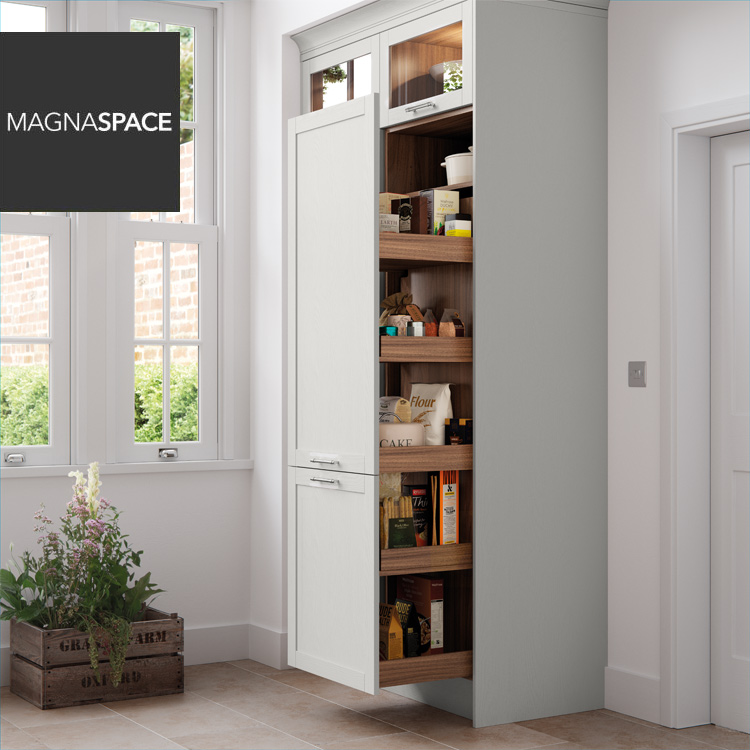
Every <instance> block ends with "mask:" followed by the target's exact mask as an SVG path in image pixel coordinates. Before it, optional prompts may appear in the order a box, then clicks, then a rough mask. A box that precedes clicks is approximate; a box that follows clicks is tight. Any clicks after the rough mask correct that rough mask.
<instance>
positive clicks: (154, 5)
mask: <svg viewBox="0 0 750 750" xmlns="http://www.w3.org/2000/svg"><path fill="white" fill-rule="evenodd" d="M118 18H119V20H118V23H119V30H120V31H130V19H131V18H132V19H136V18H137V19H138V20H143V21H157V22H158V23H160V24H162V27H163V25H164V24H174V25H176V26H192V27H193V28H195V46H194V52H193V54H194V57H193V91H194V98H193V120H191V121H185V120H181V121H180V128H181V129H187V130H192V131H193V144H194V145H193V148H194V150H195V157H194V158H195V162H194V164H195V183H194V187H193V190H194V196H195V219H194V222H195V224H214V223H215V216H216V202H215V199H214V195H215V192H216V191H215V176H216V173H215V168H214V156H215V153H216V147H215V137H214V136H215V132H216V127H215V122H214V120H215V112H216V110H215V94H214V83H215V75H214V68H215V65H216V59H215V54H214V47H215V44H214V34H215V25H216V20H215V14H214V11H213V10H211V9H209V8H201V7H198V8H188V7H186V6H185V5H179V4H177V3H170V2H152V1H149V0H121V1H120V2H119V3H118ZM144 33H145V32H144ZM157 33H158V32H157ZM209 63H210V64H209ZM207 175H210V179H206V176H207ZM121 218H122V219H125V220H129V218H130V214H127V213H124V214H122V215H121ZM161 220H162V221H163V220H164V214H163V213H162V216H161ZM170 223H173V222H170Z"/></svg>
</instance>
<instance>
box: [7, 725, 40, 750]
mask: <svg viewBox="0 0 750 750" xmlns="http://www.w3.org/2000/svg"><path fill="white" fill-rule="evenodd" d="M0 747H2V748H3V750H45V748H46V747H47V745H44V744H43V743H41V742H39V740H37V739H36V738H35V737H32V736H31V735H30V734H29V733H28V732H25V731H24V730H23V729H19V728H18V727H14V726H13V725H12V724H11V723H10V722H9V721H3V722H2V724H0Z"/></svg>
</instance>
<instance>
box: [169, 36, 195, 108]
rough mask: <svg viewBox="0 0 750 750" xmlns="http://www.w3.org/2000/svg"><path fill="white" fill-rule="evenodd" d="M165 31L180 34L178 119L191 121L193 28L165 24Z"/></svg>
mask: <svg viewBox="0 0 750 750" xmlns="http://www.w3.org/2000/svg"><path fill="white" fill-rule="evenodd" d="M165 30H166V31H176V32H178V33H179V35H180V120H187V121H188V122H192V121H193V119H194V117H193V85H194V78H193V59H194V58H193V45H194V39H195V29H194V28H192V27H191V26H174V25H172V24H167V25H166V29H165Z"/></svg>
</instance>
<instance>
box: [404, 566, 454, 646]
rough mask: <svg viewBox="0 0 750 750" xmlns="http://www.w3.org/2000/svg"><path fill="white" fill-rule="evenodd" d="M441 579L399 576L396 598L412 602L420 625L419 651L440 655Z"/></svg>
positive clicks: (425, 576) (441, 639) (442, 644)
mask: <svg viewBox="0 0 750 750" xmlns="http://www.w3.org/2000/svg"><path fill="white" fill-rule="evenodd" d="M443 588H444V587H443V579H442V578H440V577H439V576H437V575H434V576H433V575H421V576H399V577H398V579H397V583H396V596H397V597H398V598H399V599H405V600H407V601H411V602H414V606H415V608H416V610H417V615H418V616H419V624H420V641H421V648H420V651H421V653H422V654H423V655H426V654H442V653H443V651H444V641H443Z"/></svg>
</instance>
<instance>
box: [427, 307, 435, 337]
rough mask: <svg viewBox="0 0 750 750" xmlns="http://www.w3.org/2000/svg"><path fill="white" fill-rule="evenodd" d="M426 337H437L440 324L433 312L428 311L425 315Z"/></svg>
mask: <svg viewBox="0 0 750 750" xmlns="http://www.w3.org/2000/svg"><path fill="white" fill-rule="evenodd" d="M424 335H425V336H437V335H438V324H437V319H436V318H435V315H434V313H433V312H432V310H426V311H425V313H424Z"/></svg>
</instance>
